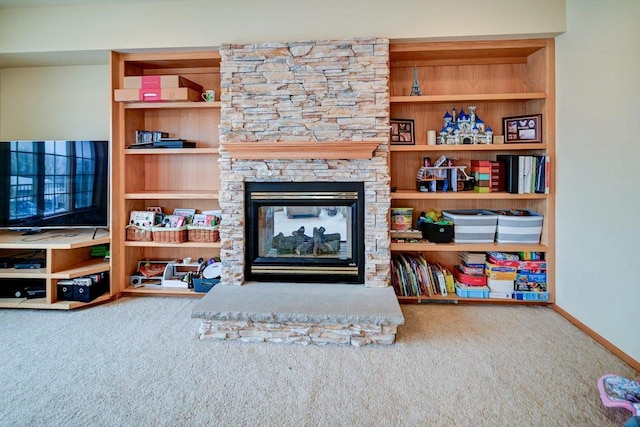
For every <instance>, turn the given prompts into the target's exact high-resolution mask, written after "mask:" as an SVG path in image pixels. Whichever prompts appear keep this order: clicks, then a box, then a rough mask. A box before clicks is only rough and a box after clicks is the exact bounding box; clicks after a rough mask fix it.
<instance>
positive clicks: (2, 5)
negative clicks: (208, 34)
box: [0, 0, 175, 9]
mask: <svg viewBox="0 0 640 427" xmlns="http://www.w3.org/2000/svg"><path fill="white" fill-rule="evenodd" d="M161 1H175V0H0V9H15V8H29V7H55V6H95V5H100V4H103V5H111V4H116V3H154V2H161Z"/></svg>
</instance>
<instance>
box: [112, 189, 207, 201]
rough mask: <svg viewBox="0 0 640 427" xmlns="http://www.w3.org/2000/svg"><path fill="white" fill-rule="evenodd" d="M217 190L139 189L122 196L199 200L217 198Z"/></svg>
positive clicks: (130, 198) (144, 198)
mask: <svg viewBox="0 0 640 427" xmlns="http://www.w3.org/2000/svg"><path fill="white" fill-rule="evenodd" d="M218 195H219V193H218V191H213V190H211V191H210V190H202V191H193V190H191V191H178V190H176V191H141V192H136V193H125V195H124V198H125V199H128V200H155V199H164V200H201V199H214V200H217V199H218Z"/></svg>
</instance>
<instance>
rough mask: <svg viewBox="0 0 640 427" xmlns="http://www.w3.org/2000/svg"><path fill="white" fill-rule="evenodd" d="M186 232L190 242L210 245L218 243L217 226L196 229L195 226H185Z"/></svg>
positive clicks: (218, 233)
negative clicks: (187, 231)
mask: <svg viewBox="0 0 640 427" xmlns="http://www.w3.org/2000/svg"><path fill="white" fill-rule="evenodd" d="M187 230H189V241H190V242H209V243H211V242H219V241H220V232H219V231H218V226H217V225H215V226H213V227H198V226H195V225H187Z"/></svg>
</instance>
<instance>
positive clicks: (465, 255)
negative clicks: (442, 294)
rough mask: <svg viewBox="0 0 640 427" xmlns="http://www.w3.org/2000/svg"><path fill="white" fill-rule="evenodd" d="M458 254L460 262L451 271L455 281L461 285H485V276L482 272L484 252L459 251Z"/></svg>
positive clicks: (484, 258)
mask: <svg viewBox="0 0 640 427" xmlns="http://www.w3.org/2000/svg"><path fill="white" fill-rule="evenodd" d="M458 256H459V257H460V264H459V265H457V266H456V268H455V270H454V272H453V275H454V276H455V278H456V282H457V283H458V284H460V285H462V286H487V277H486V276H485V274H484V264H485V260H486V255H485V253H484V252H460V254H459V255H458Z"/></svg>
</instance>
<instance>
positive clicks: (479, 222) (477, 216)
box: [442, 209, 498, 243]
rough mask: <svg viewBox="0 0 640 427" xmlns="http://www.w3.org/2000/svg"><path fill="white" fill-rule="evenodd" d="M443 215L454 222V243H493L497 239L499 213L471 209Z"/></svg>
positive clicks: (448, 212) (443, 213)
mask: <svg viewBox="0 0 640 427" xmlns="http://www.w3.org/2000/svg"><path fill="white" fill-rule="evenodd" d="M442 215H443V216H444V217H445V218H447V219H450V220H452V221H453V241H454V242H456V243H492V242H493V241H494V239H495V236H496V225H497V223H498V214H497V213H494V212H491V211H487V210H482V209H469V210H458V211H442Z"/></svg>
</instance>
